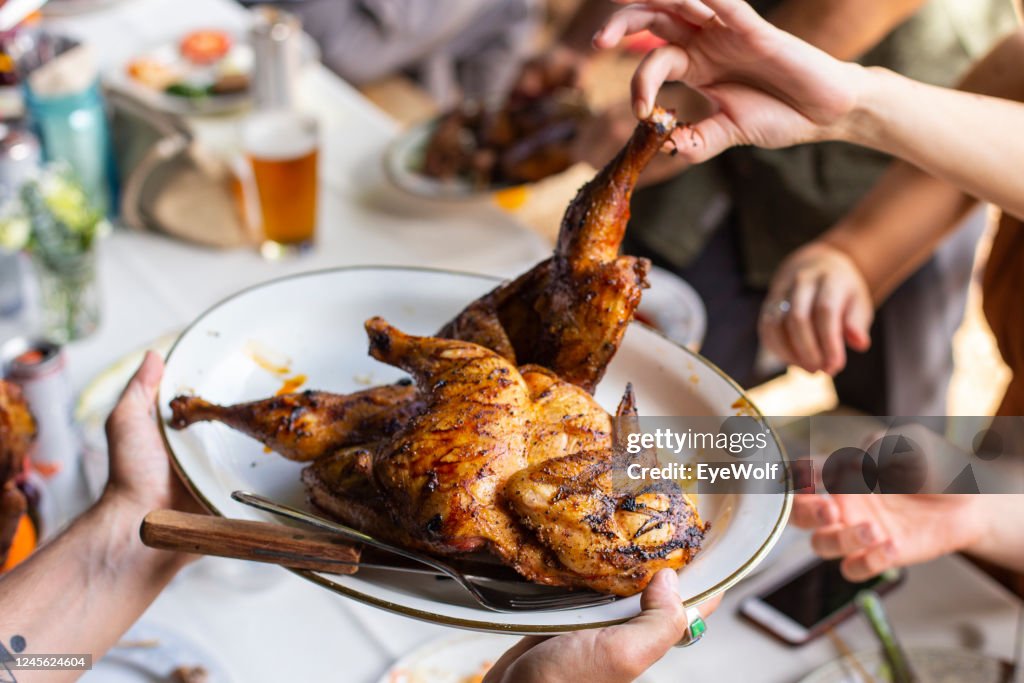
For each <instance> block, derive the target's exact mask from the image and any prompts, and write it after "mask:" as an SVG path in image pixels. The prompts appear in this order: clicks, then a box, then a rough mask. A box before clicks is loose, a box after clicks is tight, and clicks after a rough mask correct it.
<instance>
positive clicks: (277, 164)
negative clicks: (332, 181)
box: [242, 110, 320, 259]
mask: <svg viewBox="0 0 1024 683" xmlns="http://www.w3.org/2000/svg"><path fill="white" fill-rule="evenodd" d="M319 142H320V138H319V128H318V126H317V122H316V119H314V118H312V117H310V116H307V115H305V114H302V113H299V112H295V111H286V110H276V111H265V112H259V113H256V114H254V115H253V116H252V117H251V118H250V119H249V120H248V121H246V123H245V126H244V130H243V132H242V144H243V146H244V151H245V154H246V156H247V157H248V160H249V165H250V167H251V170H252V175H251V178H250V180H251V185H252V190H253V191H254V193H255V194H256V198H257V202H256V203H255V207H254V208H256V209H257V211H256V213H257V215H256V216H255V217H254V218H255V221H256V222H257V224H258V225H259V228H260V230H261V233H262V236H263V241H262V244H261V246H260V253H262V254H263V256H264V257H266V258H270V259H277V258H281V257H283V256H287V255H289V254H294V253H298V252H301V251H304V250H306V249H308V248H309V247H311V246H312V244H313V237H314V235H315V233H316V206H317V156H318V154H317V151H318V148H319Z"/></svg>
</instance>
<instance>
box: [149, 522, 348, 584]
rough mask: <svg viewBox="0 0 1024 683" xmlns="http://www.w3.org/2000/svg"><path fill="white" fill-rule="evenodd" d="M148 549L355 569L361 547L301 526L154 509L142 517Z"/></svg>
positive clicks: (337, 571)
mask: <svg viewBox="0 0 1024 683" xmlns="http://www.w3.org/2000/svg"><path fill="white" fill-rule="evenodd" d="M139 535H140V536H141V537H142V542H143V543H144V544H146V545H147V546H149V547H150V548H158V549H160V550H176V551H179V552H184V553H194V554H197V555H216V556H217V557H230V558H234V559H238V560H250V561H253V562H266V563H269V564H279V565H281V566H283V567H291V568H293V569H311V570H313V571H320V572H329V573H331V574H355V573H356V570H358V569H359V549H358V548H356V547H355V546H353V545H351V544H350V543H348V542H346V541H344V540H343V539H341V538H339V537H338V536H336V535H334V534H331V533H328V532H323V531H313V530H306V529H301V528H298V527H290V526H284V525H283V524H272V523H269V522H253V521H249V520H243V519H227V518H225V517H215V516H212V515H195V514H191V513H189V512H178V511H177V510H154V511H153V512H150V513H149V514H148V515H146V518H145V519H143V520H142V527H141V528H140V529H139Z"/></svg>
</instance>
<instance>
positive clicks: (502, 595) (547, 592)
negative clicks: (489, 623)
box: [231, 491, 618, 612]
mask: <svg viewBox="0 0 1024 683" xmlns="http://www.w3.org/2000/svg"><path fill="white" fill-rule="evenodd" d="M231 497H232V498H233V499H235V500H236V501H238V502H239V503H242V504H244V505H248V506H249V507H253V508H256V509H257V510H263V511H264V512H270V513H272V514H275V515H278V516H281V517H286V518H288V519H291V520H295V521H298V522H302V523H303V524H307V525H309V526H314V527H317V528H319V529H323V530H326V531H333V532H334V533H337V534H339V535H341V536H343V537H344V538H346V539H348V540H349V541H354V542H356V543H363V544H365V545H368V546H371V547H373V548H376V549H378V550H383V551H385V552H389V553H393V554H395V555H399V556H401V557H404V558H406V559H408V560H413V561H415V562H419V563H421V564H425V565H427V566H428V567H431V568H432V569H435V570H437V571H438V572H440V573H441V574H444V575H445V576H447V577H449V578H451V579H452V580H454V581H455V582H456V583H458V584H459V585H460V586H462V587H463V588H464V589H465V590H466V592H467V593H469V594H470V595H471V596H472V597H473V599H474V600H476V601H477V602H478V603H479V604H480V606H481V607H485V608H487V609H489V610H492V611H494V612H559V611H564V610H571V609H581V608H584V607H596V606H598V605H606V604H608V603H610V602H614V601H615V600H617V599H618V598H617V597H616V596H614V595H603V594H601V593H595V592H593V591H566V590H551V589H543V588H540V587H536V586H534V585H533V584H528V585H529V586H530V587H531V588H534V589H535V590H536V591H537V592H535V593H523V592H517V591H514V590H506V589H503V588H499V587H497V586H494V585H490V584H491V582H489V581H486V580H481V579H479V578H477V577H470V576H467V575H465V574H463V573H462V572H460V571H459V570H458V569H456V568H455V567H453V566H452V565H450V564H448V563H446V562H444V561H443V560H439V559H437V558H434V557H431V556H430V555H426V554H424V553H420V552H416V551H414V550H407V549H405V548H401V547H399V546H394V545H391V544H390V543H385V542H383V541H379V540H377V539H376V538H374V537H372V536H369V535H367V534H364V533H363V532H361V531H357V530H355V529H353V528H351V527H347V526H345V525H343V524H338V523H337V522H333V521H331V520H329V519H324V518H323V517H320V516H318V515H314V514H312V513H309V512H306V511H305V510H299V509H298V508H294V507H291V506H289V505H284V504H283V503H277V502H275V501H272V500H270V499H269V498H264V497H263V496H261V495H259V494H256V493H249V492H248V491H235V492H234V493H232V494H231Z"/></svg>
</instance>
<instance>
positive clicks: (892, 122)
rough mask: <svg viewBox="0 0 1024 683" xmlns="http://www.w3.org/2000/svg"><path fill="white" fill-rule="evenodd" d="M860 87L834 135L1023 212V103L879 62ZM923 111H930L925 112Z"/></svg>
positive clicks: (1019, 215)
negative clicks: (943, 84)
mask: <svg viewBox="0 0 1024 683" xmlns="http://www.w3.org/2000/svg"><path fill="white" fill-rule="evenodd" d="M863 76H864V77H863V79H862V85H861V88H860V92H861V95H860V97H859V98H858V102H857V105H856V107H855V109H854V111H853V112H852V113H851V115H850V116H849V117H848V118H847V120H846V121H844V122H843V123H842V125H841V126H839V127H838V128H837V130H836V133H835V135H834V137H836V138H838V139H841V140H845V141H847V142H852V143H855V144H859V145H864V146H867V147H872V148H874V149H878V150H881V151H883V152H887V153H889V154H892V155H893V156H896V157H899V158H902V159H905V160H907V161H908V162H910V163H912V164H914V165H915V166H918V167H919V168H921V169H922V170H924V171H926V172H928V173H930V174H932V175H934V176H935V177H937V178H941V179H943V180H945V181H947V182H949V183H952V184H953V185H955V186H957V187H960V188H962V189H963V190H964V191H965V192H967V193H969V194H971V195H973V196H975V197H977V198H979V199H982V200H984V201H987V202H991V203H993V204H996V205H997V206H999V207H1001V208H1003V209H1004V210H1006V211H1008V212H1010V213H1012V214H1013V215H1015V216H1018V217H1024V191H1022V189H1024V187H1022V185H1021V181H1020V174H1019V173H1017V172H1016V160H1017V159H1020V158H1024V157H1022V156H1021V155H1024V137H1022V136H1021V135H1020V134H1019V132H1020V131H1021V130H1024V104H1020V103H1018V102H1010V101H1007V100H1005V99H1000V98H998V97H988V96H985V95H978V94H975V93H968V92H959V91H954V90H947V89H943V88H937V87H934V86H930V85H925V84H922V83H918V82H916V81H913V80H910V79H907V78H904V77H902V76H899V75H897V74H895V73H892V72H890V71H886V70H882V69H866V70H864V72H863ZM925 112H931V113H933V114H935V113H937V112H941V114H935V115H931V114H929V115H924V113H925Z"/></svg>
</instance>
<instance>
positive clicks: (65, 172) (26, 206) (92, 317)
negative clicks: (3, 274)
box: [0, 163, 110, 341]
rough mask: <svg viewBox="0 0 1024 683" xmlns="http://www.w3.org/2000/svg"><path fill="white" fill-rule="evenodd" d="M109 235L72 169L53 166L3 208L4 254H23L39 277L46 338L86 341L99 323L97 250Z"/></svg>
mask: <svg viewBox="0 0 1024 683" xmlns="http://www.w3.org/2000/svg"><path fill="white" fill-rule="evenodd" d="M109 230H110V224H109V223H108V222H107V219H106V217H105V216H104V214H103V211H102V210H101V209H99V208H97V206H96V205H95V204H94V203H93V202H92V201H91V200H90V198H89V195H88V194H87V193H86V191H85V190H84V189H83V188H82V185H81V183H79V182H78V179H77V178H76V177H75V175H74V173H73V172H72V171H71V169H70V167H69V166H67V165H66V164H62V163H55V164H50V165H48V166H47V167H46V168H44V169H43V170H41V171H40V173H39V174H38V176H37V177H35V178H32V179H31V180H28V181H27V182H25V183H24V184H23V185H22V186H21V188H20V189H19V190H18V192H17V193H16V194H15V195H14V196H13V197H11V198H9V199H8V201H7V202H6V203H5V204H4V205H3V207H2V208H0V248H5V249H10V250H20V249H24V250H26V251H28V253H29V254H30V255H31V256H32V261H33V263H34V264H35V266H36V271H37V274H38V276H39V283H40V290H41V293H42V304H43V313H44V320H45V323H44V324H45V325H46V327H47V333H48V334H49V335H50V336H52V337H53V338H54V339H55V341H69V340H72V339H77V338H79V337H82V336H85V335H86V334H88V333H90V332H91V331H92V330H93V329H95V327H96V325H97V324H98V322H99V304H98V300H97V295H96V291H95V290H96V287H95V280H96V273H95V250H94V247H95V245H96V243H97V241H98V240H99V239H100V238H101V237H102V236H103V235H105V234H106V233H107V232H109Z"/></svg>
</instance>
